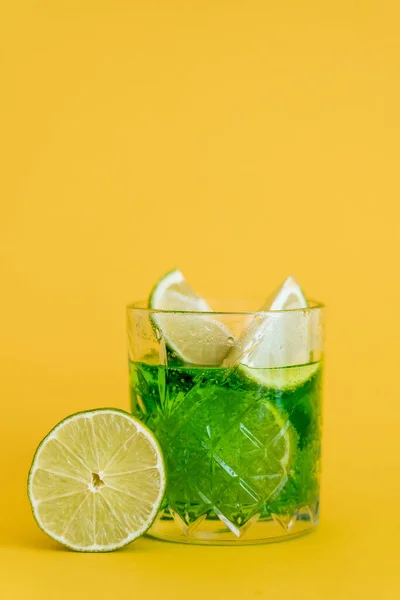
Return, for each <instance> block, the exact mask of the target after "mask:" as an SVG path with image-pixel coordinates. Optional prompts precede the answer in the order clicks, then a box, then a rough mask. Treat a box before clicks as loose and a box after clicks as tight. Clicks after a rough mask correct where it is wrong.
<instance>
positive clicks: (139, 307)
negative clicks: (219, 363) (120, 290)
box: [126, 299, 325, 317]
mask: <svg viewBox="0 0 400 600" xmlns="http://www.w3.org/2000/svg"><path fill="white" fill-rule="evenodd" d="M307 302H308V306H306V307H305V308H285V309H280V310H210V311H205V310H171V309H165V308H149V307H148V306H147V301H146V300H137V301H135V302H131V303H129V304H128V305H127V307H126V310H127V312H136V311H138V312H141V313H150V314H153V313H154V314H165V315H214V316H217V315H220V316H222V315H242V316H245V315H247V316H249V315H250V316H253V317H256V316H257V315H264V316H265V315H269V314H272V315H273V314H289V313H300V312H304V313H308V312H313V311H316V310H323V309H324V308H325V304H323V303H322V302H319V301H317V300H312V299H308V300H307Z"/></svg>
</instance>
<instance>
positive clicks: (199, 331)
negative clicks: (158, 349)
mask: <svg viewBox="0 0 400 600" xmlns="http://www.w3.org/2000/svg"><path fill="white" fill-rule="evenodd" d="M149 308H152V309H156V310H159V311H171V312H168V313H166V312H153V313H152V315H151V319H152V322H153V324H154V325H155V327H156V328H157V329H158V330H159V331H160V333H161V335H162V336H163V337H164V339H165V341H166V344H167V346H168V347H169V348H170V350H172V351H173V352H174V353H175V354H176V355H177V357H178V358H179V359H180V360H182V361H184V362H186V363H191V364H195V365H204V366H207V365H219V364H221V363H222V361H223V360H224V358H225V357H226V356H227V354H228V352H229V351H230V349H231V348H232V344H233V342H234V340H233V336H232V333H231V332H230V331H229V329H228V328H227V327H226V326H225V325H224V324H223V323H222V322H221V321H218V319H216V318H215V317H214V316H211V315H210V314H207V313H209V312H210V311H211V308H210V307H209V305H208V304H207V302H206V301H205V300H204V299H203V298H201V297H200V296H198V295H197V294H196V293H195V292H194V291H193V290H192V288H191V287H190V286H189V284H188V283H187V281H186V280H185V278H184V276H183V275H182V273H181V272H180V271H178V270H177V269H175V270H174V271H170V272H169V273H167V274H166V275H165V276H164V277H162V278H161V279H160V280H159V281H158V282H157V284H156V285H155V286H154V288H153V290H152V292H151V294H150V298H149ZM185 313H186V314H185ZM199 313H204V314H199Z"/></svg>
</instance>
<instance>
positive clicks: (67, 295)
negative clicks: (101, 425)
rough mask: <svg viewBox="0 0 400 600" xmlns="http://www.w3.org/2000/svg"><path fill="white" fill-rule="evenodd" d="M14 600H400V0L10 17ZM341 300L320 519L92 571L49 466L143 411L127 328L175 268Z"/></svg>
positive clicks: (5, 429) (5, 267)
mask: <svg viewBox="0 0 400 600" xmlns="http://www.w3.org/2000/svg"><path fill="white" fill-rule="evenodd" d="M0 11H1V15H0V52H1V83H0V85H1V94H0V106H1V124H0V136H1V152H2V157H1V162H0V164H1V167H2V168H1V173H2V174H1V183H0V186H1V196H0V202H1V219H0V271H1V274H0V276H1V279H0V281H1V294H0V311H1V312H0V314H1V317H0V322H1V330H0V335H1V346H0V375H1V380H0V393H1V396H0V397H1V420H0V445H1V456H0V481H1V494H0V505H1V512H0V544H1V548H0V572H1V576H0V598H1V600H3V598H4V599H6V600H9V599H11V600H13V599H14V598H17V599H19V598H27V599H30V598H34V599H36V598H41V599H43V598H60V599H64V598H68V599H71V598H76V599H78V598H79V599H80V598H87V597H96V598H119V597H130V596H132V597H136V596H137V597H139V598H152V597H157V596H159V597H160V598H165V599H169V598H171V599H172V598H173V599H174V600H179V599H181V598H182V599H183V598H205V597H206V598H209V599H210V600H211V599H214V598H234V599H235V598H237V599H247V598H253V597H254V598H258V597H260V598H298V599H300V598H304V599H308V600H311V599H331V598H332V599H336V598H340V599H341V598H361V597H363V598H367V597H368V598H379V599H389V598H390V599H392V598H398V597H399V596H400V579H399V573H398V571H399V569H398V560H399V552H398V545H399V539H400V519H399V503H400V486H399V484H398V476H399V471H400V432H399V417H400V395H399V384H398V381H399V368H400V364H399V346H400V342H399V340H400V317H399V315H400V313H399V301H400V284H399V269H398V260H399V233H400V231H399V192H400V182H399V160H400V143H399V140H400V109H399V107H400V42H399V39H400V38H399V29H400V4H399V3H398V2H397V0H393V1H390V0H374V1H373V0H363V2H357V1H356V0H337V1H335V2H320V1H318V0H303V1H301V2H299V1H297V0H288V1H286V0H282V1H280V2H278V1H276V2H274V1H272V0H259V1H257V0H246V1H239V0H190V1H189V0H182V1H180V2H178V1H176V0H158V1H157V0H143V1H139V0H130V1H128V0H108V1H105V0H96V1H90V0H56V1H54V0H47V1H46V0H26V1H22V0H14V1H12V2H11V1H10V2H5V1H4V2H2V6H1V9H0ZM173 266H179V267H180V268H181V269H182V270H183V271H184V272H185V274H186V275H187V277H188V279H189V280H190V282H191V283H192V284H193V286H194V287H195V288H197V289H199V290H200V291H203V292H205V293H209V294H213V295H215V296H217V295H224V296H227V295H235V294H236V295H238V294H240V295H244V294H245V295H247V296H252V295H257V296H263V295H267V294H268V293H269V292H270V291H271V290H272V289H274V288H275V287H276V286H277V285H278V284H279V283H280V281H281V280H282V279H283V278H284V277H285V276H286V275H288V274H289V273H293V274H295V275H296V276H297V278H298V279H299V280H300V281H301V282H302V284H303V286H304V288H305V289H306V291H307V292H308V294H309V295H311V296H312V297H315V298H318V299H321V300H323V301H325V302H326V303H327V305H328V338H327V373H326V388H325V391H326V394H325V398H326V403H325V439H324V477H323V492H322V497H323V498H322V500H323V502H322V524H321V527H320V529H319V530H318V532H317V533H315V534H313V535H311V536H308V537H306V538H304V539H302V540H298V541H294V542H288V543H286V544H279V545H270V546H262V547H246V548H195V547H181V546H176V545H169V544H165V543H161V542H154V541H151V540H148V539H142V540H139V541H138V542H137V543H136V544H134V545H132V546H131V547H130V548H129V549H127V550H125V551H123V552H119V553H115V554H112V555H92V556H90V555H78V554H73V553H70V552H66V551H64V550H63V549H61V548H59V547H58V546H57V545H56V544H54V543H52V542H51V541H49V540H48V539H47V538H46V537H45V536H44V535H43V534H42V533H41V532H40V531H39V529H37V527H36V526H35V524H34V522H33V520H32V518H31V515H30V511H29V506H28V502H27V499H26V496H25V480H26V474H27V471H28V468H29V464H30V460H31V457H32V453H33V451H34V449H35V447H36V445H37V443H38V442H39V440H40V439H41V438H42V437H43V435H44V434H46V433H47V431H48V430H49V429H50V428H51V427H52V426H53V425H54V424H55V423H56V422H57V421H59V420H60V419H61V418H63V417H64V416H66V415H67V414H68V413H71V412H74V411H77V410H81V409H85V408H91V407H99V406H106V405H114V406H118V407H122V408H127V406H128V391H127V390H128V387H127V373H126V355H125V348H126V343H125V315H124V307H125V304H126V303H127V302H128V301H131V300H133V299H137V298H138V297H139V298H140V297H145V296H146V295H147V292H148V291H149V289H150V287H151V285H152V284H153V283H154V281H155V280H156V279H157V278H158V277H159V276H160V275H161V274H162V273H163V272H164V271H166V270H167V269H170V268H171V267H173Z"/></svg>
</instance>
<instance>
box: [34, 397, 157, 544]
mask: <svg viewBox="0 0 400 600" xmlns="http://www.w3.org/2000/svg"><path fill="white" fill-rule="evenodd" d="M164 491H165V469H164V461H163V458H162V454H161V450H160V447H159V445H158V443H157V441H156V440H155V438H154V436H153V434H152V433H151V432H150V431H149V430H148V429H147V428H146V427H145V426H144V425H143V424H142V423H141V422H140V421H138V420H137V419H135V418H134V417H132V415H130V414H128V413H126V412H124V411H121V410H117V409H111V408H110V409H98V410H91V411H87V412H81V413H77V414H74V415H72V416H70V417H67V418H66V419H64V421H61V423H59V424H58V425H56V427H55V428H54V429H53V430H52V431H51V432H50V433H49V434H48V435H47V436H46V437H45V438H44V440H43V441H42V442H41V444H40V445H39V447H38V449H37V450H36V453H35V456H34V458H33V462H32V466H31V469H30V472H29V479H28V496H29V500H30V503H31V507H32V512H33V515H34V517H35V519H36V521H37V523H38V525H39V527H40V528H41V529H42V530H43V531H44V532H45V533H47V534H48V535H49V536H50V537H51V538H53V539H55V540H57V541H58V542H60V543H61V544H64V545H65V546H68V547H69V548H71V549H73V550H79V551H82V552H107V551H111V550H115V549H117V548H121V547H122V546H125V545H127V544H129V543H130V542H132V541H133V540H135V539H136V538H137V537H139V536H140V535H142V534H143V533H145V532H146V531H147V529H149V527H150V526H151V524H152V523H153V522H154V520H155V518H156V515H157V512H158V510H159V508H160V504H161V501H162V498H163V495H164Z"/></svg>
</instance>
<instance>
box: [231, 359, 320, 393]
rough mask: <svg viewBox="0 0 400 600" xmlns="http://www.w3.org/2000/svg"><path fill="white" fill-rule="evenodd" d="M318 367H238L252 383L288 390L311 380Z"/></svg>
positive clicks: (314, 364)
mask: <svg viewBox="0 0 400 600" xmlns="http://www.w3.org/2000/svg"><path fill="white" fill-rule="evenodd" d="M319 366H320V363H319V362H315V363H308V364H307V365H295V366H290V367H273V368H269V369H254V368H252V367H246V366H244V365H240V366H239V370H240V371H241V372H242V373H244V374H245V375H246V377H248V378H249V379H251V380H252V381H257V383H259V384H261V385H263V386H265V387H270V388H275V389H279V390H288V389H291V388H293V389H294V388H296V387H298V386H300V385H302V384H303V383H305V382H306V381H308V380H309V379H311V377H312V376H313V375H315V373H316V372H317V371H318V369H319Z"/></svg>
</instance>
